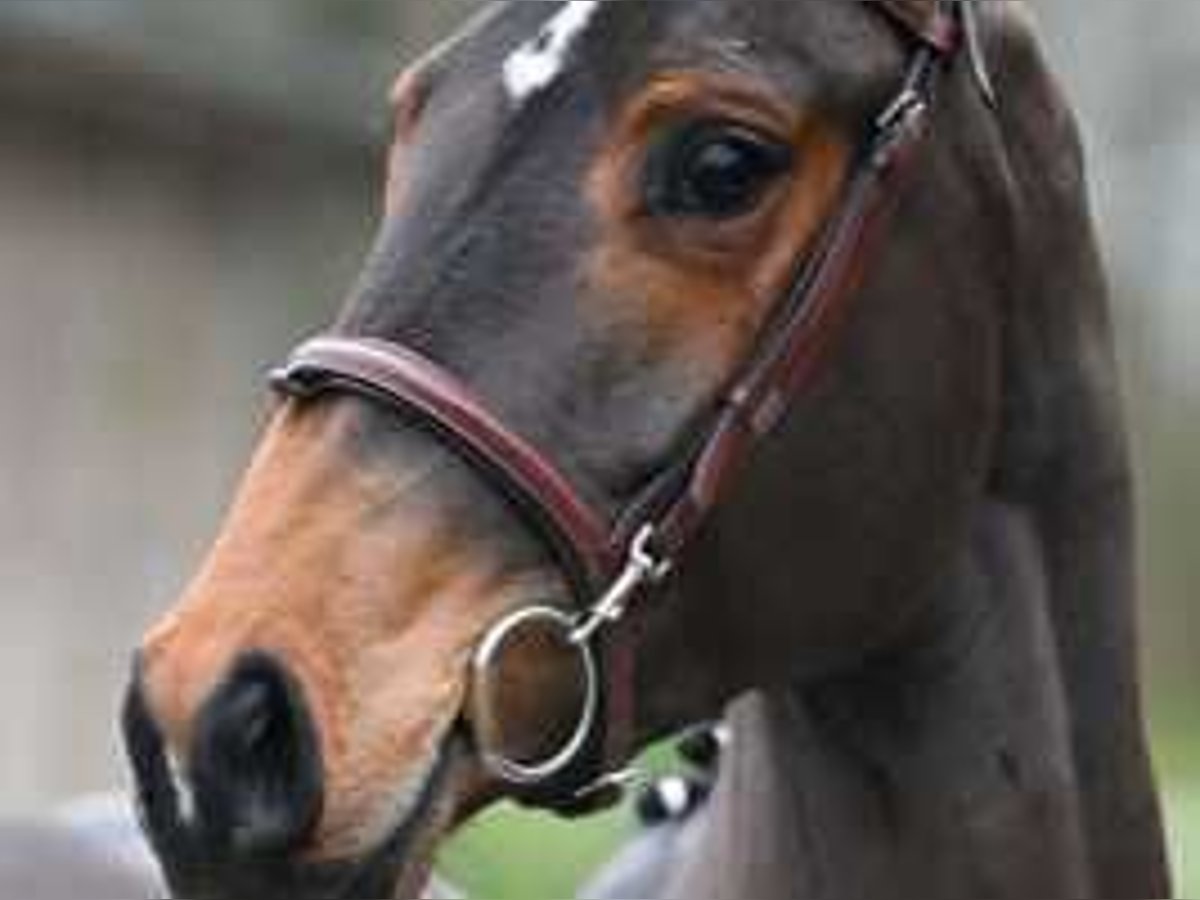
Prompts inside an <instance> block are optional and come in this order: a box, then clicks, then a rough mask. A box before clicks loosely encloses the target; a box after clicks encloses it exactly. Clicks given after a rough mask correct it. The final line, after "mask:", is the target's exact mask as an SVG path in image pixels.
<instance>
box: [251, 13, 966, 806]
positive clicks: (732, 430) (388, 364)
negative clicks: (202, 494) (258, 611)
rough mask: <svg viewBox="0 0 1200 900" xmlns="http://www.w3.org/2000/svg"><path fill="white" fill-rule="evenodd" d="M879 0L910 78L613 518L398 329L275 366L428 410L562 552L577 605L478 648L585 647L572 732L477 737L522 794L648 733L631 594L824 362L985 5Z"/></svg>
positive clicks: (617, 753) (581, 787)
mask: <svg viewBox="0 0 1200 900" xmlns="http://www.w3.org/2000/svg"><path fill="white" fill-rule="evenodd" d="M875 5H876V6H878V8H879V9H881V10H882V11H884V12H886V13H887V14H888V15H889V16H891V17H892V18H893V20H894V21H895V22H897V23H898V24H899V25H900V26H901V27H902V28H903V29H904V30H905V31H906V33H907V34H909V35H911V36H913V37H914V38H915V39H916V44H917V48H916V50H915V52H914V53H913V55H912V57H911V59H910V61H909V64H908V68H907V72H906V74H905V77H904V80H903V84H902V86H901V88H900V90H899V92H898V93H897V94H896V95H895V97H894V98H893V99H892V100H891V102H890V103H888V105H887V106H886V108H885V109H884V111H883V112H882V113H881V115H880V116H879V117H878V118H877V119H876V121H875V122H874V124H873V128H872V131H871V133H870V135H869V137H868V138H867V139H866V141H865V143H864V145H863V150H862V152H861V155H860V157H859V159H858V162H857V165H856V168H855V170H854V172H853V174H852V176H851V179H850V181H849V183H848V185H847V187H846V189H845V191H844V193H843V196H842V199H841V202H840V204H839V206H838V208H837V210H836V211H835V213H834V214H833V216H832V217H831V219H830V221H829V223H828V224H827V226H826V228H825V230H824V233H823V237H822V238H821V240H820V242H819V243H818V245H817V248H816V250H815V251H814V252H813V253H812V254H810V256H809V258H808V259H807V261H805V262H804V263H803V264H802V265H800V266H799V271H798V273H797V277H796V278H795V280H794V282H793V285H792V287H791V289H790V290H789V291H787V292H786V294H785V295H784V297H783V298H782V299H781V301H780V303H779V304H778V307H777V309H776V311H775V313H774V314H773V317H772V320H771V321H770V322H769V323H768V326H767V328H766V329H764V337H763V338H762V339H761V340H760V343H759V346H758V347H757V349H756V350H755V352H754V353H753V354H752V355H751V356H750V357H749V359H748V360H747V361H746V362H745V364H744V365H743V367H742V369H741V371H740V373H739V375H738V376H737V377H736V378H735V379H734V380H733V382H732V386H731V387H730V388H729V389H728V390H726V391H725V392H724V394H723V395H722V397H721V398H720V399H719V401H718V403H717V405H716V409H715V413H714V421H713V424H712V426H711V427H710V428H709V429H708V430H707V431H706V432H705V433H704V435H703V436H702V439H701V440H699V441H698V442H697V443H696V444H694V445H693V446H692V448H691V449H690V452H687V453H685V454H684V455H682V456H681V458H680V459H679V460H678V461H676V462H675V463H674V464H673V465H672V466H671V467H670V468H668V469H667V470H666V472H665V473H664V474H662V475H660V476H658V477H657V478H655V480H654V481H653V482H651V483H650V484H649V485H648V487H647V488H646V489H645V490H644V491H643V492H642V493H641V494H640V495H639V497H638V498H637V499H636V500H635V501H634V503H632V504H631V505H630V506H629V507H628V508H627V509H625V510H623V511H622V512H621V513H620V514H619V515H618V516H616V517H615V519H611V518H609V517H608V516H606V515H604V514H603V513H601V512H600V511H598V510H596V509H595V508H594V507H592V506H591V505H590V504H589V503H588V502H587V501H586V500H585V499H584V498H583V496H582V495H581V494H580V493H579V491H577V490H576V489H575V488H574V487H573V486H572V484H571V483H570V481H569V480H568V479H567V478H566V477H565V476H564V475H563V474H562V473H561V472H560V471H559V470H558V469H557V468H556V467H555V465H554V464H553V463H552V462H551V460H550V459H549V457H548V456H547V455H546V454H545V453H543V452H542V451H541V450H540V449H539V448H537V447H534V446H533V445H531V444H530V443H529V442H528V441H526V440H525V439H523V438H522V437H521V436H520V435H518V434H516V433H514V432H513V431H512V430H511V429H509V428H508V427H507V426H506V425H505V423H504V422H503V421H501V420H500V419H499V418H498V417H497V416H496V415H494V414H493V413H492V412H491V411H489V409H488V408H487V406H486V404H485V403H484V402H483V401H482V400H481V399H480V398H479V397H478V395H477V394H476V392H475V391H473V390H472V389H471V387H470V386H469V385H466V384H464V383H462V382H461V381H460V380H459V379H458V378H457V377H456V376H454V375H453V374H452V373H450V372H448V371H447V370H446V369H445V368H443V367H442V366H440V365H439V364H438V363H436V362H435V361H433V360H431V359H429V358H428V357H425V356H422V355H420V354H418V353H416V352H414V351H413V350H411V349H409V348H406V347H404V346H402V345H400V344H397V343H393V342H390V341H387V340H384V339H381V338H373V337H351V336H340V335H329V336H322V337H317V338H315V339H313V340H311V341H309V342H307V343H305V344H303V345H301V346H300V347H299V348H298V349H297V350H296V351H295V352H294V353H293V354H292V356H291V358H290V359H289V360H288V362H287V363H286V364H284V365H283V366H282V367H281V368H280V369H278V370H277V371H276V372H275V373H274V374H273V376H272V383H273V385H274V387H275V388H276V389H277V390H278V391H279V392H281V393H282V394H283V395H284V396H286V397H289V398H292V399H294V400H298V401H305V400H311V399H313V398H315V397H317V396H321V395H326V394H330V393H349V394H354V395H359V396H363V397H366V398H368V399H370V400H373V401H375V402H377V403H379V404H380V405H381V406H383V407H385V408H388V409H391V410H392V411H394V412H396V413H398V414H400V415H403V416H405V417H406V418H408V419H411V420H413V421H414V422H416V423H418V424H419V425H421V426H422V427H425V428H427V429H428V430H430V431H431V432H432V433H433V434H434V435H435V436H436V438H437V439H438V440H439V441H441V442H443V443H444V444H445V445H446V446H447V447H449V448H450V449H452V450H453V451H454V452H456V453H457V454H458V455H459V456H460V457H462V458H463V459H464V460H466V461H467V462H468V463H469V464H470V465H471V466H472V467H473V468H475V469H476V470H477V471H478V472H479V473H480V474H481V475H482V476H483V477H484V478H485V480H486V482H487V483H488V484H489V485H490V486H492V487H493V488H494V489H495V490H496V491H497V492H499V493H500V494H502V495H503V496H504V497H505V499H507V500H508V501H509V502H510V503H511V504H512V505H513V506H514V507H515V509H516V510H517V511H518V513H520V514H521V516H522V517H523V519H524V521H525V522H526V523H527V524H528V525H529V527H530V528H531V529H533V530H534V531H535V532H536V533H537V535H538V536H539V537H540V538H541V539H542V540H543V541H544V542H545V544H546V545H547V546H548V547H549V549H550V550H551V551H552V552H553V557H554V559H555V561H556V562H557V564H558V565H559V566H560V567H561V570H562V572H563V575H564V576H565V578H566V580H567V583H568V585H569V587H570V589H571V592H572V595H573V598H574V600H575V602H576V611H575V612H573V613H567V612H564V611H563V610H561V609H557V608H552V607H539V606H527V607H524V608H522V609H519V610H517V611H516V612H515V613H512V614H510V615H508V616H506V617H505V618H504V619H502V620H501V621H500V622H498V623H496V624H495V625H494V626H493V627H492V629H491V630H490V631H489V633H488V635H487V636H486V637H485V638H484V640H483V641H482V643H481V644H480V646H479V648H478V650H477V652H476V655H475V658H474V660H473V663H472V676H473V678H474V679H475V680H476V682H478V681H479V680H482V679H486V678H487V677H488V675H489V674H490V672H491V670H492V669H493V667H494V665H495V663H496V661H497V659H498V658H499V656H500V655H501V654H502V653H503V651H504V649H505V647H506V646H507V645H508V643H509V642H510V641H512V640H514V637H515V636H516V635H518V634H520V633H521V632H522V631H524V630H526V629H530V628H541V629H542V630H543V631H544V632H546V633H552V634H553V635H555V639H556V640H557V641H558V642H559V643H560V644H561V645H562V646H563V647H566V648H568V649H569V651H570V652H571V653H573V654H576V655H577V657H578V660H579V670H580V672H581V673H582V678H583V696H582V699H581V706H580V711H579V716H578V721H577V724H576V727H575V729H574V730H573V731H572V733H571V734H570V736H569V738H568V739H567V740H566V741H565V742H564V743H563V745H562V746H561V747H559V748H556V749H555V750H554V752H553V753H551V754H549V755H548V756H547V757H546V758H543V759H538V760H533V761H523V760H517V759H514V758H512V756H511V755H509V754H506V753H504V752H503V751H502V750H497V749H496V748H492V747H488V746H486V745H482V746H481V747H480V750H481V758H482V760H483V762H484V764H485V766H486V767H487V768H488V769H489V770H490V771H491V773H492V774H494V775H495V776H497V777H498V778H499V779H500V780H501V781H503V782H504V783H505V784H506V786H507V787H508V788H510V789H511V790H512V791H513V792H514V793H516V794H518V795H519V796H521V797H522V799H526V800H528V801H529V802H533V803H537V804H539V805H543V806H546V807H550V808H556V809H560V810H564V811H571V810H573V809H580V808H585V807H588V805H589V803H590V802H591V801H593V800H594V799H595V798H597V797H602V796H607V795H609V794H611V793H612V790H611V789H612V787H613V784H614V780H613V779H614V776H612V775H611V774H610V773H612V772H613V771H615V770H616V769H617V768H619V767H620V766H621V765H623V764H624V762H625V761H626V759H627V757H628V755H629V754H630V753H631V752H632V751H633V741H634V730H635V723H636V708H635V697H634V686H635V658H634V642H633V641H632V640H629V639H627V637H628V636H625V637H626V639H622V634H621V633H620V632H619V630H618V629H617V627H616V626H617V624H618V623H619V622H620V620H621V619H622V618H623V617H624V615H625V613H626V612H627V611H628V610H629V608H630V606H631V604H633V603H635V602H637V601H639V600H641V599H644V598H645V597H646V596H647V594H648V593H650V591H651V589H652V588H654V587H656V586H658V585H660V584H661V583H662V582H663V581H664V580H665V579H667V578H668V577H669V575H670V574H671V572H672V570H673V569H674V567H675V565H676V562H677V561H678V560H679V559H680V557H681V555H682V554H683V552H684V551H685V550H686V548H687V547H688V546H689V544H690V543H691V542H692V540H693V538H694V537H695V535H696V534H697V532H698V531H699V530H700V529H701V528H702V527H703V526H704V525H705V523H706V522H707V521H708V520H709V519H710V518H711V517H712V514H713V512H714V510H715V508H716V506H717V505H718V503H719V502H720V500H721V498H722V497H723V496H724V494H725V492H726V490H727V489H728V487H729V486H730V484H731V483H732V482H733V481H734V479H735V478H736V477H737V476H738V475H739V474H740V473H741V472H742V471H744V469H745V468H746V466H747V463H748V460H749V457H750V455H751V453H752V451H753V450H754V448H755V447H756V446H757V445H758V444H759V443H760V442H762V441H763V440H764V439H765V438H766V437H767V436H768V435H769V434H771V433H772V432H773V431H774V430H775V428H776V426H777V425H778V424H779V422H780V420H781V419H782V418H783V416H784V414H785V413H786V412H787V411H788V409H789V408H790V406H791V405H792V403H793V401H794V399H795V398H796V397H797V396H798V395H799V394H800V393H802V392H803V391H804V390H805V389H806V387H807V386H808V385H809V384H810V382H811V380H812V378H813V377H814V375H815V374H816V373H817V372H818V371H819V369H820V366H821V364H822V363H823V362H824V360H825V359H826V358H827V356H828V353H829V350H830V348H831V347H832V345H833V344H834V343H835V341H836V339H837V337H838V335H839V334H840V333H841V331H842V328H843V326H844V324H845V322H846V320H847V318H848V314H849V310H850V308H851V301H852V299H853V297H854V295H855V293H856V291H857V290H858V288H859V286H860V284H861V281H862V278H863V276H864V274H865V271H866V268H867V265H868V263H869V261H870V259H871V258H872V256H873V253H874V250H875V248H876V247H877V245H878V243H879V241H880V240H881V238H882V236H883V234H884V232H885V226H886V224H887V222H888V219H889V217H890V215H891V213H892V212H893V210H894V208H895V206H896V203H897V200H898V195H899V193H900V190H901V187H902V186H903V183H904V179H905V177H906V175H907V174H908V172H909V171H910V170H911V168H912V165H913V162H914V160H915V159H916V158H917V157H918V151H919V149H920V148H921V147H922V146H923V143H924V139H925V137H926V135H927V133H928V130H929V119H930V113H931V107H932V104H933V101H934V94H935V88H936V84H937V81H938V77H939V75H940V73H941V72H942V70H943V68H944V67H945V66H946V65H947V64H948V62H949V61H950V60H951V59H952V58H953V57H954V56H955V55H956V52H957V51H958V49H959V47H960V44H961V43H962V42H963V36H964V31H965V30H969V29H970V27H971V26H970V22H971V19H970V16H971V15H972V12H971V11H969V10H966V9H964V8H965V7H969V6H971V4H970V3H965V2H951V0H943V2H940V3H937V4H936V5H934V6H933V7H931V10H932V11H931V12H929V13H927V14H926V13H922V12H918V11H916V10H917V9H918V4H915V3H912V2H906V0H883V2H880V3H877V4H875ZM924 8H925V7H922V9H924ZM975 55H976V54H975V53H972V56H975Z"/></svg>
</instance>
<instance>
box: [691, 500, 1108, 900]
mask: <svg viewBox="0 0 1200 900" xmlns="http://www.w3.org/2000/svg"><path fill="white" fill-rule="evenodd" d="M973 531H974V533H973V535H972V537H971V540H970V548H969V550H968V551H967V552H966V553H965V554H964V556H963V558H962V559H961V560H960V562H959V564H958V565H957V566H956V568H955V571H953V572H951V573H948V574H947V576H946V578H945V580H944V583H943V584H941V585H939V587H938V588H937V589H936V591H935V594H936V595H937V596H935V597H934V598H932V600H931V604H930V611H931V612H930V617H929V620H928V622H927V623H926V624H925V626H924V627H923V628H922V629H921V630H920V636H919V637H918V638H915V639H914V640H913V641H911V642H909V643H908V644H906V645H905V646H903V647H898V648H895V649H893V650H892V651H890V652H888V653H887V654H885V655H883V656H881V657H879V658H877V659H874V660H872V661H871V662H869V663H868V664H866V665H864V666H862V667H861V668H860V669H859V670H858V671H856V672H854V673H852V674H850V675H847V676H845V677H842V678H839V679H837V680H834V681H830V682H827V683H824V684H819V685H815V686H808V687H789V688H783V689H780V690H777V691H773V692H767V693H760V694H757V695H753V696H751V697H747V698H745V699H744V700H742V701H740V702H739V703H738V704H736V705H735V707H734V709H733V711H732V714H731V719H732V723H733V726H734V741H733V747H732V750H731V752H730V755H729V758H728V759H727V760H726V761H725V762H724V764H723V768H722V778H721V782H720V785H719V786H718V789H717V793H716V795H715V797H714V801H713V804H712V808H711V814H710V817H709V822H708V825H707V830H706V832H705V835H704V841H703V843H704V846H703V850H702V851H701V852H699V853H697V854H695V856H694V857H693V861H692V864H691V865H690V866H689V867H687V869H686V870H685V871H684V873H683V874H682V876H681V880H680V884H679V885H678V888H679V890H678V894H679V895H680V896H697V895H699V896H715V897H727V896H749V897H766V896H797V897H813V898H817V897H829V898H834V897H837V898H847V897H877V896H932V897H942V896H944V897H962V896H1012V897H1018V896H1020V897H1029V896H1063V897H1065V896H1072V897H1078V896H1086V895H1088V894H1090V893H1091V885H1090V884H1089V872H1088V870H1087V867H1086V866H1085V864H1084V860H1085V853H1084V842H1085V837H1084V830H1085V829H1084V826H1083V817H1082V812H1081V807H1080V805H1079V802H1078V797H1079V792H1078V789H1077V788H1078V786H1077V783H1076V777H1075V766H1074V763H1073V752H1072V749H1071V738H1070V727H1071V726H1070V717H1069V714H1068V710H1067V701H1066V697H1065V693H1064V689H1063V685H1062V682H1061V680H1060V678H1059V677H1058V667H1057V650H1056V646H1055V639H1054V633H1053V625H1052V623H1051V622H1050V620H1049V617H1048V616H1047V614H1046V609H1047V604H1046V602H1045V600H1046V591H1047V589H1048V585H1047V583H1046V580H1045V577H1044V573H1043V570H1042V568H1041V567H1040V565H1039V562H1040V560H1039V556H1040V552H1039V548H1038V544H1037V542H1036V540H1035V539H1034V534H1033V531H1034V526H1033V524H1032V523H1031V522H1030V521H1029V520H1028V518H1027V517H1026V516H1024V515H1023V514H1021V513H1020V512H1018V511H1015V510H1012V509H1009V508H1005V507H1004V506H1001V505H998V504H996V505H991V504H989V505H988V506H987V508H986V509H983V510H981V512H980V515H979V517H978V520H977V522H976V523H975V526H974V529H973Z"/></svg>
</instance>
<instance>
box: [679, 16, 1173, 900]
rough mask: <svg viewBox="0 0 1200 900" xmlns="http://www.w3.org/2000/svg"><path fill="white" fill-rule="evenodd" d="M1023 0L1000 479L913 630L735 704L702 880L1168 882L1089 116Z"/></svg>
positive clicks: (1007, 112)
mask: <svg viewBox="0 0 1200 900" xmlns="http://www.w3.org/2000/svg"><path fill="white" fill-rule="evenodd" d="M1012 9H1013V5H1012V4H996V5H995V6H994V7H993V6H991V5H989V9H988V15H989V16H990V17H993V19H995V20H996V21H994V22H993V25H994V26H995V27H993V28H991V29H990V36H989V41H990V43H991V44H992V46H991V48H990V49H991V54H990V55H991V56H992V59H993V60H994V62H995V64H996V75H997V80H998V82H999V84H1000V85H1001V87H1002V89H1003V90H1004V93H1005V102H1004V103H1002V104H1001V109H1000V111H999V113H998V116H999V122H998V125H999V127H998V128H996V129H995V134H996V138H995V139H996V140H997V141H999V142H1000V143H1001V144H1002V145H1003V146H1002V147H1001V148H1000V150H999V152H1000V153H1001V154H1002V155H1003V158H1004V168H1005V173H1004V174H1005V177H1006V178H1008V179H1010V181H1011V187H1010V189H1011V191H1012V193H1013V197H1014V199H1013V209H1014V221H1015V222H1017V223H1018V224H1019V225H1020V228H1019V229H1018V231H1019V235H1018V236H1017V237H1016V239H1015V242H1014V243H1015V246H1016V247H1017V252H1018V256H1019V258H1020V261H1021V269H1022V272H1021V273H1020V275H1019V281H1017V282H1015V283H1016V285H1017V287H1016V290H1015V293H1016V296H1014V297H1012V298H1011V303H1012V305H1011V308H1010V309H1008V310H1007V311H1006V322H1005V347H1006V373H1005V394H1006V396H1005V401H1004V404H1003V409H1004V421H1003V422H1002V423H1001V427H1000V439H999V440H998V442H997V448H996V451H995V459H994V461H993V474H992V481H991V484H990V486H989V490H988V493H987V496H986V498H985V499H983V500H982V501H981V502H980V504H979V507H978V509H976V510H975V512H974V515H973V524H972V528H971V530H970V534H969V536H967V537H966V538H964V540H963V544H962V548H961V551H960V553H959V554H958V557H957V559H956V560H955V561H954V563H953V565H952V566H951V567H950V568H949V569H948V571H946V572H945V573H944V574H943V576H942V577H941V579H940V580H939V581H938V583H937V585H936V586H935V588H934V589H933V591H932V593H931V597H930V601H929V604H928V609H929V611H930V612H929V616H928V617H927V620H926V621H925V622H924V623H923V627H921V628H920V629H918V630H917V631H916V632H915V637H914V639H912V640H910V641H908V642H907V643H906V644H905V645H903V646H899V647H895V648H893V649H892V650H891V651H890V652H889V653H888V654H886V655H885V656H883V657H880V658H876V659H874V660H871V661H868V662H867V663H865V664H864V665H863V666H862V667H861V668H860V669H859V671H856V672H853V673H851V674H850V675H848V676H846V677H843V678H841V679H838V680H836V681H832V682H829V683H826V684H821V685H816V686H807V687H799V686H795V687H788V688H781V689H778V690H774V691H770V692H766V693H760V694H757V695H755V696H752V697H749V698H746V699H745V700H743V701H741V702H740V703H739V704H738V705H737V706H736V707H735V708H734V710H733V712H732V719H733V723H734V726H735V735H736V737H735V742H734V749H733V751H732V752H731V754H730V758H729V759H728V761H727V763H726V764H725V766H724V768H723V776H722V781H721V784H720V785H719V786H718V789H717V793H716V795H715V799H714V802H713V804H712V812H711V815H710V817H709V822H708V824H707V827H706V831H705V835H704V838H703V841H702V846H701V849H700V852H697V853H695V854H693V855H692V857H691V858H690V860H689V862H688V863H687V864H686V865H685V866H684V867H683V870H682V872H681V874H680V877H679V881H678V884H677V887H678V888H679V891H678V892H679V893H680V894H681V895H684V896H697V895H699V896H708V895H711V896H752V897H753V896H779V895H785V896H803V897H838V898H845V897H858V896H861V897H867V896H933V897H938V896H946V897H950V896H956V897H961V896H1012V897H1018V896H1023V897H1028V896H1101V897H1148V896H1167V895H1168V894H1169V891H1170V886H1169V878H1168V875H1167V871H1166V864H1165V861H1164V849H1163V844H1164V842H1163V832H1162V825H1161V819H1160V813H1159V808H1158V801H1157V797H1156V793H1155V790H1154V784H1153V778H1152V775H1151V771H1150V765H1149V762H1148V754H1147V749H1146V741H1145V734H1144V725H1143V718H1142V711H1141V705H1140V698H1139V692H1138V673H1137V668H1138V665H1137V663H1138V660H1137V652H1136V644H1137V642H1136V633H1135V632H1136V628H1135V624H1134V623H1135V618H1136V614H1135V604H1134V600H1135V590H1134V566H1133V562H1132V560H1133V557H1134V535H1133V528H1132V519H1133V514H1132V490H1131V482H1130V475H1129V463H1128V458H1127V449H1126V442H1125V438H1124V431H1123V423H1122V418H1121V411H1120V402H1119V396H1118V393H1119V392H1118V389H1117V386H1116V363H1115V360H1114V353H1113V346H1112V344H1113V341H1112V335H1111V328H1110V323H1109V313H1108V295H1107V289H1106V284H1105V279H1104V276H1103V271H1102V266H1101V263H1100V259H1099V255H1098V252H1097V249H1096V242H1095V238H1094V233H1093V227H1092V222H1091V218H1090V213H1089V210H1088V204H1087V192H1086V187H1085V182H1084V177H1083V171H1082V164H1081V155H1080V153H1079V146H1078V144H1079V141H1078V136H1077V135H1076V133H1075V130H1074V124H1073V120H1072V117H1071V116H1070V115H1069V112H1068V111H1067V107H1066V105H1065V103H1064V101H1063V100H1062V98H1061V96H1060V93H1059V90H1058V88H1057V86H1056V85H1055V84H1054V82H1053V80H1052V78H1051V76H1050V75H1049V74H1048V70H1047V67H1046V66H1045V64H1044V62H1043V60H1042V59H1041V56H1040V52H1039V50H1038V48H1037V44H1036V41H1035V40H1034V39H1033V37H1032V35H1031V34H1030V32H1029V31H1028V29H1027V28H1026V27H1025V26H1024V24H1023V23H1022V22H1021V21H1018V20H1014V19H1013V18H1011V17H1012V16H1014V13H1013V12H1012ZM1005 19H1007V20H1005Z"/></svg>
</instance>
